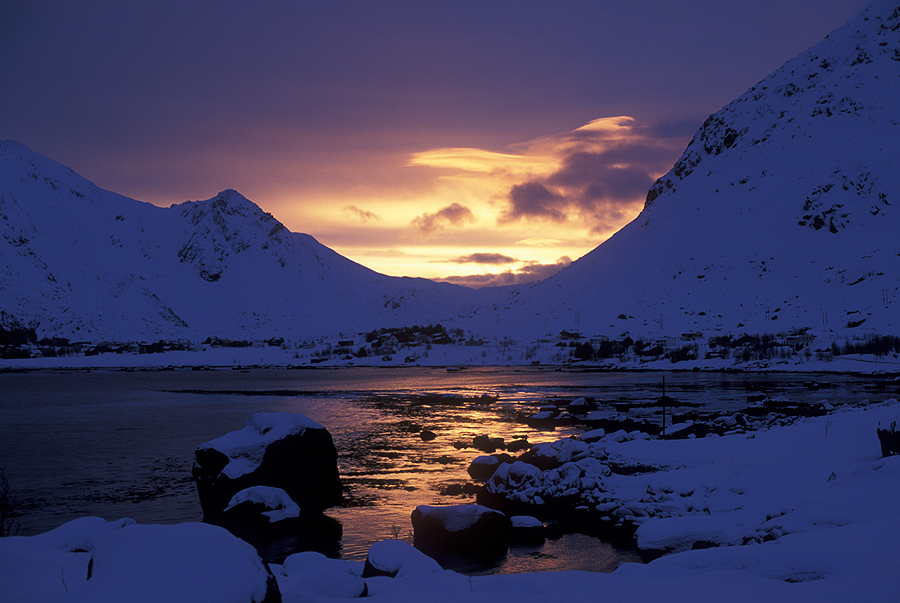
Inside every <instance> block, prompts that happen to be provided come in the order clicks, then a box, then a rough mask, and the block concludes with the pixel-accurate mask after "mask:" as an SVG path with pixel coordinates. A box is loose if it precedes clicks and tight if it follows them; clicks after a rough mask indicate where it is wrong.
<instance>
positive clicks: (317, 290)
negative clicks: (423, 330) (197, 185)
mask: <svg viewBox="0 0 900 603" xmlns="http://www.w3.org/2000/svg"><path fill="white" fill-rule="evenodd" d="M0 162H2V166H3V167H2V168H0V182H2V188H0V217H2V219H0V233H2V243H3V245H2V246H0V261H2V262H3V264H4V266H5V269H4V272H3V273H2V281H0V282H2V285H3V286H2V287H0V308H2V309H3V310H4V312H5V313H6V314H7V315H8V316H9V317H15V320H17V321H18V322H20V323H23V324H38V325H39V331H40V332H41V334H42V335H45V336H65V337H70V338H74V339H85V340H103V339H112V340H147V339H150V340H154V339H159V338H186V339H204V338H206V337H208V336H214V337H233V338H254V339H255V338H266V337H273V336H293V337H308V336H318V335H323V334H326V333H332V332H339V331H342V330H347V331H351V330H363V329H367V328H368V329H371V328H374V327H375V326H379V327H388V326H398V325H402V324H406V322H407V321H413V322H426V321H427V320H429V319H430V320H432V321H434V322H438V321H439V320H440V319H441V318H443V317H442V316H437V315H432V314H433V313H434V311H435V308H436V307H437V306H439V305H440V304H439V303H437V302H438V301H441V300H446V299H451V300H456V301H458V302H459V303H460V305H465V304H466V303H467V302H468V301H469V300H474V299H476V298H477V297H478V294H477V293H475V292H473V291H471V290H469V289H465V288H462V287H457V286H454V285H449V284H445V283H433V282H431V281H426V280H425V279H409V278H398V277H388V276H385V275H381V274H378V273H376V272H374V271H372V270H370V269H368V268H366V267H364V266H362V265H360V264H357V263H355V262H353V261H351V260H349V259H347V258H344V257H343V256H341V255H339V254H338V253H336V252H334V251H333V250H331V249H329V248H327V247H325V246H324V245H321V244H320V243H319V242H318V241H316V240H315V239H314V238H313V237H312V236H310V235H306V234H302V233H292V232H290V231H289V230H288V229H287V228H285V227H284V225H283V224H281V223H280V222H279V221H278V220H277V219H275V218H274V217H273V216H272V215H271V214H268V213H267V212H264V211H263V210H262V209H260V208H259V207H258V206H257V205H256V204H254V203H253V202H251V201H249V200H248V199H246V198H245V197H243V196H242V195H240V193H238V192H237V191H234V190H232V189H226V190H225V191H222V192H221V193H219V194H218V195H216V196H215V197H212V198H210V199H207V200H204V201H188V202H184V203H180V204H173V205H172V206H170V207H168V208H160V207H156V206H153V205H151V204H149V203H142V202H140V201H136V200H133V199H128V198H127V197H123V196H121V195H118V194H116V193H111V192H109V191H105V190H103V189H100V188H99V187H97V186H95V185H94V184H92V183H90V182H88V181H87V180H85V179H83V178H81V177H80V176H78V175H77V174H75V173H74V172H73V171H71V170H69V169H68V168H66V167H65V166H62V165H60V164H58V163H56V162H53V161H52V160H50V159H48V158H46V157H43V156H41V155H39V154H37V153H35V152H33V151H31V150H30V149H28V147H26V146H25V145H22V144H21V143H16V142H13V141H6V142H3V143H0ZM481 297H484V295H482V296H481ZM423 302H424V303H423Z"/></svg>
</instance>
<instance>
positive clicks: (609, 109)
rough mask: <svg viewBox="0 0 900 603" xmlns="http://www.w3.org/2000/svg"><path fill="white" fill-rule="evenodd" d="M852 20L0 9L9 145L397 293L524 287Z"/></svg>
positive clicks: (607, 227)
mask: <svg viewBox="0 0 900 603" xmlns="http://www.w3.org/2000/svg"><path fill="white" fill-rule="evenodd" d="M866 4H868V2H866V1H865V0H753V1H746V2H745V1H731V0H698V1H690V2H687V1H685V2H678V1H674V2H673V1H671V0H669V1H665V0H635V1H632V2H623V1H622V0H616V1H605V0H595V1H583V0H574V1H567V2H549V1H547V2H533V1H528V0H521V1H490V0H478V1H466V0H456V1H446V2H432V1H429V0H418V1H404V2H398V1H375V0H372V1H362V0H360V1H358V2H345V1H323V2H302V1H301V2H263V3H249V2H234V1H216V2H212V1H211V2H170V1H165V0H163V1H156V2H135V1H128V0H110V1H103V2H100V1H91V0H85V1H78V2H76V1H74V0H72V1H63V0H59V1H55V2H52V1H51V2H44V1H40V0H29V1H27V2H4V3H2V4H0V139H7V138H11V139H15V140H18V141H19V142H22V143H24V144H26V145H28V146H29V147H31V148H32V149H34V150H35V151H38V152H40V153H43V154H45V155H48V156H49V157H51V158H52V159H55V160H57V161H59V162H61V163H63V164H65V165H68V166H69V167H71V168H73V169H74V170H75V171H77V172H78V173H80V174H81V175H83V176H84V177H86V178H88V179H89V180H91V181H93V182H95V183H96V184H97V185H99V186H101V187H103V188H106V189H109V190H113V191H115V192H118V193H122V194H124V195H127V196H129V197H133V198H135V199H139V200H141V201H149V202H151V203H154V204H156V205H160V206H168V205H171V204H172V203H180V202H182V201H186V200H197V199H207V198H209V197H212V196H214V195H215V194H216V193H217V192H219V191H220V190H223V189H226V188H234V189H237V190H238V191H240V192H241V193H242V194H244V195H245V196H246V197H248V198H249V199H251V200H252V201H254V202H255V203H257V204H258V205H259V206H261V207H262V208H263V209H264V210H266V211H269V212H271V213H272V214H273V215H274V216H275V217H276V218H278V219H279V220H280V221H281V222H283V223H284V224H285V226H287V227H288V228H289V229H290V230H292V231H295V232H304V233H308V234H310V235H312V236H314V237H316V239H318V240H319V241H320V242H321V243H323V244H325V245H327V246H329V247H331V248H333V249H335V250H336V251H338V252H339V253H341V254H343V255H345V256H347V257H349V258H351V259H353V260H355V261H357V262H359V263H361V264H363V265H365V266H368V267H370V268H372V269H374V270H377V271H379V272H383V273H386V274H391V275H396V276H424V277H428V278H448V279H450V280H453V281H454V282H460V283H463V284H469V285H472V286H483V285H495V284H507V283H513V282H522V281H527V280H534V279H537V278H540V277H543V276H546V275H549V274H550V273H552V272H553V271H555V270H557V269H558V268H559V267H560V266H561V265H564V264H566V263H567V262H569V261H571V260H574V259H577V258H578V257H580V256H581V255H583V254H584V253H586V252H588V251H590V250H591V249H592V248H594V247H596V246H597V245H598V244H599V243H601V242H602V241H603V240H605V239H606V238H607V237H609V236H610V235H611V234H612V233H614V232H615V231H616V230H617V229H618V228H620V227H621V226H623V225H624V224H625V223H627V222H628V221H629V220H631V219H632V218H633V217H634V216H635V215H636V214H637V212H638V211H639V210H640V208H641V206H642V204H643V200H644V197H645V196H646V192H647V189H648V188H649V186H650V185H651V184H652V182H653V180H654V179H655V178H656V177H658V176H659V175H661V174H662V173H664V172H665V171H667V170H668V169H669V167H671V165H672V163H674V161H675V160H676V159H677V158H678V156H679V155H680V154H681V152H682V151H683V150H684V147H685V145H686V144H687V142H688V141H689V140H690V138H691V136H692V135H693V133H694V131H695V130H696V129H697V128H698V127H699V126H700V124H701V123H702V122H703V120H704V119H705V118H706V116H707V115H709V114H710V113H712V112H714V111H716V110H718V109H719V108H721V107H722V106H723V105H724V104H726V103H727V102H729V101H730V100H732V99H733V98H735V97H737V96H738V95H740V94H741V93H742V92H744V91H745V90H746V89H747V88H749V87H750V86H752V85H753V84H755V83H756V82H757V81H759V80H760V79H762V78H763V77H765V76H766V75H768V74H769V73H770V72H772V71H773V70H775V69H777V68H778V67H780V66H781V65H782V64H783V63H784V62H785V61H786V60H788V59H789V58H791V57H793V56H794V55H796V54H797V53H799V52H801V51H803V50H804V49H806V48H807V47H809V46H810V45H812V44H815V43H816V42H818V41H820V40H821V39H822V38H824V36H825V35H826V34H828V33H829V32H830V31H831V30H833V29H835V28H836V27H838V26H839V25H841V24H843V23H844V22H845V21H847V20H848V19H850V18H851V17H853V16H854V15H855V14H856V13H858V12H859V11H860V10H862V8H863V7H864V6H865V5H866Z"/></svg>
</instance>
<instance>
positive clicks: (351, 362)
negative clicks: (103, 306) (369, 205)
mask: <svg viewBox="0 0 900 603" xmlns="http://www.w3.org/2000/svg"><path fill="white" fill-rule="evenodd" d="M560 350H561V348H559V347H556V346H552V345H546V346H545V347H544V348H536V349H528V346H525V345H517V346H502V345H481V346H468V345H435V346H431V347H430V348H426V347H425V346H419V347H412V348H404V349H401V350H399V351H398V352H397V353H395V354H392V355H390V356H368V357H363V358H357V357H350V358H348V357H341V356H337V355H335V356H331V357H328V358H323V357H321V356H315V355H314V354H315V352H310V351H308V350H307V351H303V350H300V351H298V350H295V349H284V348H281V347H277V346H274V347H273V346H265V345H262V346H255V347H242V348H223V347H209V346H205V347H204V346H201V347H199V348H198V349H195V350H192V351H186V350H180V351H166V352H161V353H154V354H139V353H104V354H97V355H93V356H86V355H74V356H48V357H44V358H4V359H0V370H30V369H104V368H106V369H159V368H172V367H174V368H189V367H273V368H277V367H287V368H343V367H350V366H365V367H398V366H399V367H402V366H425V367H466V366H532V365H533V363H536V364H537V365H541V366H572V367H578V368H586V369H597V370H604V369H608V370H662V371H671V370H705V371H785V372H823V373H865V374H873V373H900V358H896V357H894V355H889V356H881V357H876V356H875V355H873V354H846V355H841V356H833V357H830V358H828V359H817V358H815V357H812V358H806V357H805V356H803V355H800V354H798V355H795V356H792V357H789V358H773V359H768V360H750V361H747V362H742V361H739V360H737V359H735V358H727V359H726V358H698V359H696V360H683V361H680V362H672V361H671V360H669V359H666V358H659V359H648V358H646V357H641V356H637V355H634V354H628V355H625V356H624V357H622V358H610V359H606V360H601V361H576V362H572V361H570V358H571V356H570V352H571V350H566V349H563V352H560ZM526 356H527V357H526ZM313 358H316V361H315V362H313V361H312V359H313ZM320 359H321V361H320Z"/></svg>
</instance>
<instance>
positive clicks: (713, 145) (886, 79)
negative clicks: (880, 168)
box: [645, 0, 900, 224]
mask: <svg viewBox="0 0 900 603" xmlns="http://www.w3.org/2000/svg"><path fill="white" fill-rule="evenodd" d="M897 98H900V6H898V4H897V2H896V0H881V1H879V2H876V3H874V4H872V5H871V6H870V7H869V8H868V9H866V10H865V11H864V12H863V13H862V14H860V15H859V16H858V17H856V18H854V19H852V20H851V21H849V22H848V23H847V24H846V25H844V26H843V27H841V28H839V29H837V30H836V31H834V32H832V33H831V34H830V35H829V36H828V37H827V38H826V39H825V40H823V41H822V42H820V43H819V44H816V45H815V46H813V47H811V48H810V49H808V50H807V51H805V52H803V53H801V54H800V55H798V56H797V57H794V58H793V59H791V60H789V61H788V62H787V63H785V64H784V66H782V67H781V68H780V69H778V70H777V71H775V72H774V73H772V74H771V75H769V76H768V77H766V78H765V79H763V80H762V81H761V82H759V83H758V84H756V85H755V86H753V87H752V88H750V89H749V90H748V91H747V92H745V93H744V94H743V95H741V96H740V97H738V98H737V99H735V100H734V101H732V102H731V103H729V104H728V105H726V106H725V107H724V108H722V109H721V110H720V111H718V112H716V113H715V114H713V115H711V116H710V117H709V118H708V119H707V120H706V121H705V122H704V124H703V126H702V127H701V128H700V129H699V130H698V131H697V133H696V134H695V135H694V137H693V139H692V140H691V141H690V143H689V144H688V146H687V148H686V149H685V152H684V154H683V155H682V156H681V158H679V160H678V161H677V162H676V163H675V165H674V166H673V167H672V169H671V170H669V172H667V173H666V174H665V175H663V176H662V177H660V178H659V179H658V180H657V181H656V182H655V183H654V185H653V186H652V187H651V188H650V190H649V191H648V193H647V200H646V203H645V209H649V208H651V207H652V206H653V205H656V204H658V203H659V202H661V201H660V200H661V198H663V199H664V198H665V197H667V196H668V195H670V194H671V193H672V192H674V191H675V190H676V189H677V188H678V186H679V183H680V182H681V181H683V180H685V179H686V178H688V177H690V176H691V175H692V174H693V173H695V172H697V173H701V174H703V175H704V177H708V176H710V175H712V174H713V173H715V172H716V171H717V170H718V169H719V168H720V166H721V167H724V166H727V167H726V169H732V168H734V167H735V166H736V165H737V164H739V163H746V161H745V159H744V157H745V155H748V154H749V155H754V154H766V153H771V152H781V151H783V150H784V149H786V148H791V149H792V150H791V153H792V154H794V155H796V154H797V153H798V151H800V149H801V148H803V150H804V151H806V150H807V149H808V151H809V155H810V156H811V157H813V158H818V157H821V159H822V161H823V162H828V161H831V162H832V163H834V162H836V161H838V158H837V155H836V154H833V153H832V158H830V159H829V158H828V157H827V156H824V155H825V153H824V150H825V149H827V148H831V149H832V150H833V149H839V148H840V149H842V153H841V160H840V161H843V157H844V156H846V155H849V154H850V153H848V152H847V151H848V150H849V148H853V147H862V146H866V145H868V144H869V143H870V142H871V141H872V140H886V139H887V138H888V137H889V136H898V135H900V128H898V126H900V122H898V118H897V114H896V99H897ZM883 128H887V131H888V132H891V131H892V133H890V134H889V135H886V133H885V132H884V131H883ZM811 140H815V143H814V144H808V141H811ZM847 145H850V147H847ZM861 152H862V155H866V154H867V152H866V151H865V150H862V151H861ZM773 167H777V166H773ZM838 167H839V166H837V165H835V167H834V168H833V169H838ZM848 167H850V166H843V170H842V171H844V172H846V171H847V168H848ZM851 171H855V170H853V169H852V168H851ZM862 171H863V172H865V171H866V170H865V169H863V170H862ZM752 177H753V175H751V174H746V175H744V176H742V177H741V178H739V180H743V179H747V178H750V179H752ZM838 181H841V183H842V184H843V175H842V176H840V177H839V178H838ZM740 184H742V185H747V184H748V182H740ZM832 185H833V184H832ZM751 186H752V184H751ZM818 186H828V183H821V184H820V185H817V187H818ZM815 188H816V187H813V189H815ZM813 189H811V190H810V191H809V194H810V195H813V194H814V193H813ZM810 218H812V216H810ZM810 218H807V220H809V219H810ZM814 223H815V224H819V222H818V221H814Z"/></svg>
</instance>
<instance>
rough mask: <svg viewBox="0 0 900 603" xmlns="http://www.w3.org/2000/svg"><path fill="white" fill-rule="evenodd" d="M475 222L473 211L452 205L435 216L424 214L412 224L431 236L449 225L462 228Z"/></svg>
mask: <svg viewBox="0 0 900 603" xmlns="http://www.w3.org/2000/svg"><path fill="white" fill-rule="evenodd" d="M474 221H475V214H473V213H472V210H471V209H469V208H468V207H466V206H464V205H460V204H459V203H451V204H450V205H448V206H447V207H445V208H443V209H441V210H438V211H437V212H435V213H433V214H429V213H424V214H422V215H421V216H417V217H416V218H414V219H413V221H412V224H413V226H415V227H416V228H418V229H419V230H420V231H421V232H422V233H424V234H430V233H432V232H434V231H435V230H440V229H442V228H444V226H446V225H448V224H450V225H452V226H460V225H462V224H465V223H471V222H474Z"/></svg>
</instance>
